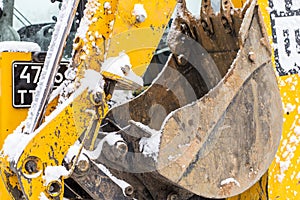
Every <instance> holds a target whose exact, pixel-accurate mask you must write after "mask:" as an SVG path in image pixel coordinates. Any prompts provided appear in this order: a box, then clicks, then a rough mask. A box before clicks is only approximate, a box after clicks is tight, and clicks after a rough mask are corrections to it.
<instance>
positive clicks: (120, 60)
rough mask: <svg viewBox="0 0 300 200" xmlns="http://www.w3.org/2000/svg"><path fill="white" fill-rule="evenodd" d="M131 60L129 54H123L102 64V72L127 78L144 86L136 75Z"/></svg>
mask: <svg viewBox="0 0 300 200" xmlns="http://www.w3.org/2000/svg"><path fill="white" fill-rule="evenodd" d="M131 67H132V65H131V63H130V58H129V56H128V55H127V54H125V53H123V52H121V53H119V56H118V57H110V58H108V59H106V60H105V61H104V63H103V64H102V71H105V72H108V73H111V74H115V75H117V76H120V77H123V78H126V79H128V80H130V81H133V82H135V83H137V84H138V85H140V86H141V87H142V86H143V79H142V78H141V77H139V76H138V75H136V74H135V73H134V72H133V71H132V69H131Z"/></svg>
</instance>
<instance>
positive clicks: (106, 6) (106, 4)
mask: <svg viewBox="0 0 300 200" xmlns="http://www.w3.org/2000/svg"><path fill="white" fill-rule="evenodd" d="M103 7H104V9H108V10H109V9H111V5H110V3H109V2H105V3H104V5H103Z"/></svg>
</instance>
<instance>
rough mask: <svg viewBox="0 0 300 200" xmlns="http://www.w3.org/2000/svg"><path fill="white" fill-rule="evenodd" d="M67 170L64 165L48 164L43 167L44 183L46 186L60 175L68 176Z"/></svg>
mask: <svg viewBox="0 0 300 200" xmlns="http://www.w3.org/2000/svg"><path fill="white" fill-rule="evenodd" d="M68 175H69V171H68V170H67V169H66V168H65V167H64V166H48V167H46V169H45V176H43V179H44V180H45V182H44V185H45V186H47V185H48V184H49V183H50V182H52V181H58V180H59V179H60V177H62V176H68Z"/></svg>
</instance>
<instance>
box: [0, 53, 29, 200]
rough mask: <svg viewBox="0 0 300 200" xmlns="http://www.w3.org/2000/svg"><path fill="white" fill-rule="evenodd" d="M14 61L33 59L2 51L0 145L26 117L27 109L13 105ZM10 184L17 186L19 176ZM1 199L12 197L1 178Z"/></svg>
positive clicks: (0, 55)
mask: <svg viewBox="0 0 300 200" xmlns="http://www.w3.org/2000/svg"><path fill="white" fill-rule="evenodd" d="M14 61H31V53H23V52H0V83H1V87H0V111H1V112H0V147H1V148H2V146H3V143H4V140H5V138H6V137H7V135H8V134H10V133H12V132H13V131H14V130H15V128H16V127H17V126H18V125H19V124H20V123H21V122H22V121H23V120H24V119H25V118H26V116H27V112H28V110H27V109H24V108H18V109H16V108H14V107H13V106H12V63H13V62H14ZM10 184H12V185H13V186H17V178H16V176H15V177H12V178H10ZM0 197H1V199H10V198H11V197H10V195H9V193H8V192H7V190H6V187H5V185H4V183H3V179H0Z"/></svg>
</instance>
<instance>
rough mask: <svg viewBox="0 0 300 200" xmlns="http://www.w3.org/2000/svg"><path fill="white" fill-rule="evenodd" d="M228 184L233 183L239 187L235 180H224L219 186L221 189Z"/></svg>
mask: <svg viewBox="0 0 300 200" xmlns="http://www.w3.org/2000/svg"><path fill="white" fill-rule="evenodd" d="M230 183H234V184H235V185H236V186H238V187H241V185H240V183H239V182H238V181H237V180H235V179H234V178H228V179H225V180H223V181H221V183H220V185H221V187H222V186H223V185H227V184H230Z"/></svg>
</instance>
